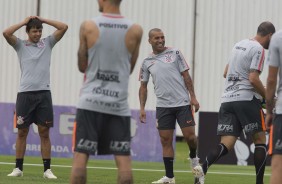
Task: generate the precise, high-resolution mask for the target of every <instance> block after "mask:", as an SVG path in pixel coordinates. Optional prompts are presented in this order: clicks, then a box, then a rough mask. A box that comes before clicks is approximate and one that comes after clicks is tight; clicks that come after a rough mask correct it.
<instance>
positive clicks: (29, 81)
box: [13, 35, 57, 92]
mask: <svg viewBox="0 0 282 184" xmlns="http://www.w3.org/2000/svg"><path fill="white" fill-rule="evenodd" d="M56 43H57V41H56V40H55V37H54V35H50V36H48V37H47V38H43V39H41V40H40V41H39V42H38V43H31V42H29V41H27V40H21V39H19V38H17V42H16V44H15V45H14V46H13V47H14V49H15V50H16V52H17V54H18V58H19V63H20V69H21V80H20V86H19V89H18V92H25V91H40V90H50V63H51V52H52V48H53V47H54V45H55V44H56Z"/></svg>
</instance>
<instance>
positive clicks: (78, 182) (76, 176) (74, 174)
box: [70, 152, 89, 184]
mask: <svg viewBox="0 0 282 184" xmlns="http://www.w3.org/2000/svg"><path fill="white" fill-rule="evenodd" d="M88 158H89V155H88V154H86V153H80V152H74V155H73V163H72V169H71V177H70V183H71V184H86V181H87V169H86V165H87V162H88Z"/></svg>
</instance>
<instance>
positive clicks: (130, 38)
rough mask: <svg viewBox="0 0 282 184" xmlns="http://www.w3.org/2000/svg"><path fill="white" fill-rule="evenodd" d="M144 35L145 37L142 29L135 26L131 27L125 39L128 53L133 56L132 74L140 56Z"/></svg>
mask: <svg viewBox="0 0 282 184" xmlns="http://www.w3.org/2000/svg"><path fill="white" fill-rule="evenodd" d="M142 35H143V29H142V27H141V26H140V25H138V24H134V25H132V26H131V27H130V29H129V30H128V33H127V35H126V37H125V42H126V47H127V49H128V51H129V52H130V53H131V54H132V57H131V70H130V73H132V72H133V70H134V67H135V64H136V61H137V58H138V55H139V48H140V43H141V40H142Z"/></svg>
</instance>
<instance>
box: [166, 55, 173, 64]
mask: <svg viewBox="0 0 282 184" xmlns="http://www.w3.org/2000/svg"><path fill="white" fill-rule="evenodd" d="M165 61H166V62H167V63H170V62H172V55H170V54H167V55H165Z"/></svg>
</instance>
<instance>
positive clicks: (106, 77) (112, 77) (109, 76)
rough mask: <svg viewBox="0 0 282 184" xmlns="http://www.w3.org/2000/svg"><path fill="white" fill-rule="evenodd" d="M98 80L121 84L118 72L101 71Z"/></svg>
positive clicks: (97, 76)
mask: <svg viewBox="0 0 282 184" xmlns="http://www.w3.org/2000/svg"><path fill="white" fill-rule="evenodd" d="M96 78H97V79H98V80H102V81H108V82H117V83H120V81H119V73H118V72H114V71H102V70H99V71H98V73H97V75H96Z"/></svg>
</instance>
